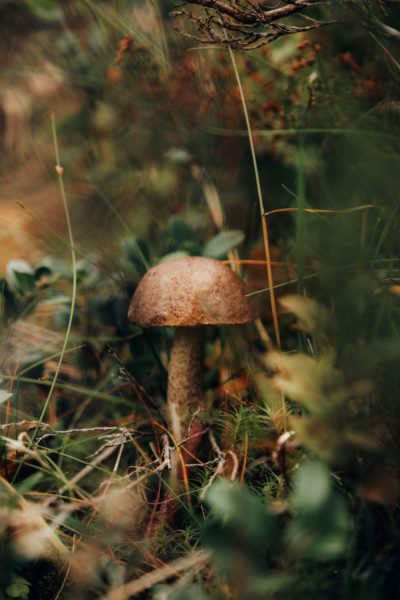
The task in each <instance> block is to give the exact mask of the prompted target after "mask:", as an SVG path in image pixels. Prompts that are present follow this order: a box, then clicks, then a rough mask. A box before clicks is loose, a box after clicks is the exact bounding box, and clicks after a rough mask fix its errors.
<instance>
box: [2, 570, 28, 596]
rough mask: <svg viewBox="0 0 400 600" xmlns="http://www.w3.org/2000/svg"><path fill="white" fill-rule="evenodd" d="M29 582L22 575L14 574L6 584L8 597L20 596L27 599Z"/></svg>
mask: <svg viewBox="0 0 400 600" xmlns="http://www.w3.org/2000/svg"><path fill="white" fill-rule="evenodd" d="M30 586H31V584H30V583H29V581H27V580H26V579H25V578H24V577H21V576H20V575H14V576H13V578H12V583H11V584H10V585H9V586H7V588H6V594H7V596H9V597H10V598H21V599H22V600H27V599H28V598H29V588H30Z"/></svg>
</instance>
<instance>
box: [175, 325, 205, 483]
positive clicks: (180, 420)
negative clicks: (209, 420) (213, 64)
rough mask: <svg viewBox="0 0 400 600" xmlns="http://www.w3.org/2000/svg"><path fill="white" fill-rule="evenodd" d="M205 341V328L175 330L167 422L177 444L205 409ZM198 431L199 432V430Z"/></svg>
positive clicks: (185, 457)
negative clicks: (192, 418)
mask: <svg viewBox="0 0 400 600" xmlns="http://www.w3.org/2000/svg"><path fill="white" fill-rule="evenodd" d="M203 340H204V328H203V327H177V328H176V331H175V338H174V342H173V345H172V349H171V354H170V359H169V367H168V392H167V412H168V415H167V419H168V426H169V428H170V430H171V433H172V435H173V436H174V438H175V440H176V442H178V443H179V442H181V441H182V440H183V439H184V438H185V437H186V435H187V434H188V428H189V425H190V420H191V416H192V414H193V413H194V412H195V411H196V409H198V408H201V407H203V405H204V392H203ZM195 430H196V432H197V431H198V430H199V427H198V426H197V427H195ZM199 441H200V440H199ZM197 443H198V442H197ZM197 443H196V444H195V445H197ZM192 448H193V446H192V444H191V449H192ZM193 449H194V448H193ZM184 454H185V453H184ZM187 459H189V456H184V460H185V462H187ZM174 462H175V465H177V461H174ZM174 462H173V467H172V471H173V476H174V472H175V474H176V472H177V469H178V467H177V466H175V468H174ZM188 462H191V461H190V460H189V461H188Z"/></svg>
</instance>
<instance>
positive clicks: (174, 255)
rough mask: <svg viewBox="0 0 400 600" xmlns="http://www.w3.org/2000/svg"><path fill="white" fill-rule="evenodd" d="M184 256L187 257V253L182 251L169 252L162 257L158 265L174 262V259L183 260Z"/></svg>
mask: <svg viewBox="0 0 400 600" xmlns="http://www.w3.org/2000/svg"><path fill="white" fill-rule="evenodd" d="M185 256H189V255H188V253H187V252H185V251H184V250H177V251H176V252H170V253H169V254H166V255H165V256H163V257H162V259H161V260H160V263H163V262H166V261H167V260H174V258H184V257H185Z"/></svg>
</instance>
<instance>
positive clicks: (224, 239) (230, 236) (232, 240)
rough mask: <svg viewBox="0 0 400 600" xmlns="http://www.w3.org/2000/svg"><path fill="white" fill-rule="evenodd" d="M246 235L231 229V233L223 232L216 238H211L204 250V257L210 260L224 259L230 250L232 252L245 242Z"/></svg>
mask: <svg viewBox="0 0 400 600" xmlns="http://www.w3.org/2000/svg"><path fill="white" fill-rule="evenodd" d="M244 237H245V236H244V233H243V231H240V230H239V229H231V230H230V231H222V232H221V233H218V234H217V235H216V236H215V237H213V238H211V240H210V241H209V242H207V244H206V245H205V246H204V248H203V252H202V254H203V256H207V257H208V258H222V257H223V256H226V254H227V253H228V252H229V250H232V249H233V248H235V247H236V246H238V245H239V244H241V243H242V242H243V240H244Z"/></svg>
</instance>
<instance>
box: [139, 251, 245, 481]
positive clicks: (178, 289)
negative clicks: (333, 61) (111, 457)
mask: <svg viewBox="0 0 400 600" xmlns="http://www.w3.org/2000/svg"><path fill="white" fill-rule="evenodd" d="M128 317H129V319H130V321H132V322H133V323H135V324H136V325H139V326H141V327H176V330H175V336H174V341H173V345H172V349H171V353H170V358H169V366H168V390H167V425H168V428H169V430H170V432H171V433H172V435H173V437H174V439H175V441H176V442H177V443H180V442H182V440H184V439H185V437H187V434H188V429H189V427H190V424H191V419H193V423H192V427H191V431H190V433H191V436H194V434H195V433H199V436H198V437H200V436H201V429H202V428H201V425H200V422H199V421H198V420H197V421H195V420H194V419H195V414H196V412H198V410H199V409H201V408H202V407H203V406H204V392H203V370H204V369H203V338H204V326H205V325H216V324H221V325H222V324H225V325H240V324H243V323H247V322H249V321H251V320H252V318H253V316H252V306H251V302H250V299H249V297H248V296H247V295H246V287H245V284H244V282H243V280H242V279H241V278H240V277H239V276H238V275H237V274H236V273H234V272H233V271H232V270H231V269H230V268H229V267H227V266H226V265H224V264H222V263H221V262H219V261H217V260H214V259H211V258H204V257H198V256H186V257H183V258H176V259H172V260H168V261H165V262H162V263H160V264H159V265H157V266H155V267H153V268H152V269H150V270H149V271H148V272H147V273H146V275H145V276H144V277H143V279H142V280H141V281H140V282H139V285H138V287H137V288H136V291H135V293H134V295H133V297H132V301H131V304H130V307H129V312H128ZM196 437H197V436H196ZM197 444H198V441H197V443H196V442H194V446H193V445H192V446H191V450H194V449H195V447H196V445H197ZM187 447H188V446H187ZM184 460H185V462H186V459H185V458H184ZM174 462H175V469H174V464H173V472H174V471H175V474H176V470H177V466H176V465H177V459H176V460H175V461H174Z"/></svg>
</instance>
